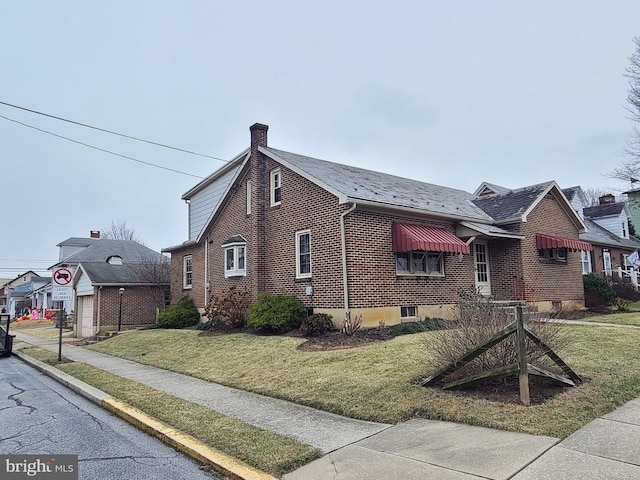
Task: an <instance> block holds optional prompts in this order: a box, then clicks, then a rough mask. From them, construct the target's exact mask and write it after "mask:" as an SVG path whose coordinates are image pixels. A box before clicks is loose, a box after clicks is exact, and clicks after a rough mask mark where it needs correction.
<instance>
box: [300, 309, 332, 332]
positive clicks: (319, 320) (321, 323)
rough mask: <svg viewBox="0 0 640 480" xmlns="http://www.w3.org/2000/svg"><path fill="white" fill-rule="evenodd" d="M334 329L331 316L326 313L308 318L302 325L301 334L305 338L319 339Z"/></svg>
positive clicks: (315, 314)
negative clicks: (319, 336)
mask: <svg viewBox="0 0 640 480" xmlns="http://www.w3.org/2000/svg"><path fill="white" fill-rule="evenodd" d="M332 328H333V320H332V319H331V315H327V314H326V313H314V314H313V315H311V316H309V317H306V318H305V319H304V320H302V323H301V324H300V333H301V334H302V336H303V337H317V336H318V335H322V334H323V333H326V332H328V331H329V330H331V329H332Z"/></svg>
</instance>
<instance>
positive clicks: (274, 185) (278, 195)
mask: <svg viewBox="0 0 640 480" xmlns="http://www.w3.org/2000/svg"><path fill="white" fill-rule="evenodd" d="M270 190H271V206H272V207H275V206H276V205H280V202H281V201H282V174H281V172H280V169H279V168H276V169H275V170H271V188H270Z"/></svg>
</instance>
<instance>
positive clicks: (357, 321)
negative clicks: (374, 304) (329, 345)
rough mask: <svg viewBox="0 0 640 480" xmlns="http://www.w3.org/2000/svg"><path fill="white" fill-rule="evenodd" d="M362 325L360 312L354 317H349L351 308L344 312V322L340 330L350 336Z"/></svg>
mask: <svg viewBox="0 0 640 480" xmlns="http://www.w3.org/2000/svg"><path fill="white" fill-rule="evenodd" d="M361 326H362V314H361V313H359V314H357V315H356V316H355V317H354V318H351V310H347V311H346V312H344V323H343V324H342V332H343V333H344V334H345V335H346V336H348V337H350V336H352V335H353V334H354V333H356V332H357V331H358V330H360V327H361Z"/></svg>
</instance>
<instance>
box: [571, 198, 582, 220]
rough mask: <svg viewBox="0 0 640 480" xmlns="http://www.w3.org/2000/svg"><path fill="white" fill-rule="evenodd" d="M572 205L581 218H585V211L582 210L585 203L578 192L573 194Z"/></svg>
mask: <svg viewBox="0 0 640 480" xmlns="http://www.w3.org/2000/svg"><path fill="white" fill-rule="evenodd" d="M571 206H572V207H573V208H574V210H575V211H576V212H578V215H580V218H582V219H584V212H583V211H582V210H583V209H584V203H582V199H581V198H580V195H578V194H577V193H576V194H575V195H574V196H573V200H571Z"/></svg>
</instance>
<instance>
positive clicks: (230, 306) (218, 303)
mask: <svg viewBox="0 0 640 480" xmlns="http://www.w3.org/2000/svg"><path fill="white" fill-rule="evenodd" d="M248 308H249V292H247V290H246V289H244V290H240V289H238V288H237V287H229V288H228V289H227V290H225V291H224V292H223V293H222V294H221V295H211V297H209V303H208V304H207V306H206V307H205V309H204V314H205V316H206V317H207V318H208V319H209V321H210V322H211V326H212V328H216V327H223V328H242V327H244V326H245V324H246V322H247V309H248Z"/></svg>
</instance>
